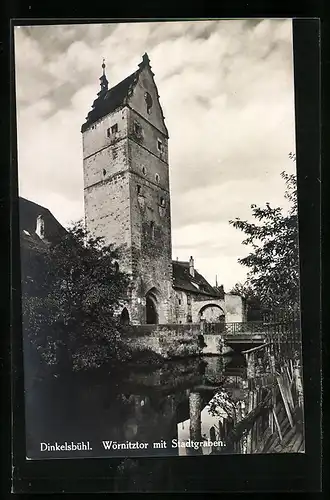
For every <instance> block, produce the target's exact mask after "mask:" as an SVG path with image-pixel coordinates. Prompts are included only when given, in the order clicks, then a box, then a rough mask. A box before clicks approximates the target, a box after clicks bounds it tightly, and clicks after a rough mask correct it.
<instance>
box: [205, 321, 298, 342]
mask: <svg viewBox="0 0 330 500" xmlns="http://www.w3.org/2000/svg"><path fill="white" fill-rule="evenodd" d="M201 330H202V332H203V333H204V334H206V335H207V334H213V335H244V334H245V335H257V334H260V333H263V334H264V335H265V336H266V337H267V338H268V339H269V340H270V341H273V340H274V339H275V338H276V339H277V340H280V339H283V338H297V339H299V338H300V324H299V321H292V322H271V323H270V322H269V323H268V322H265V321H246V322H233V323H204V324H202V325H201Z"/></svg>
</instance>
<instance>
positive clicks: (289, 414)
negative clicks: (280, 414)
mask: <svg viewBox="0 0 330 500" xmlns="http://www.w3.org/2000/svg"><path fill="white" fill-rule="evenodd" d="M276 379H277V383H278V386H279V389H280V393H281V396H282V400H283V403H284V408H285V411H286V414H287V416H288V419H289V422H290V425H291V427H294V424H293V419H292V415H291V411H290V408H289V404H288V400H287V395H286V392H285V389H284V386H283V379H282V377H281V376H278V377H276Z"/></svg>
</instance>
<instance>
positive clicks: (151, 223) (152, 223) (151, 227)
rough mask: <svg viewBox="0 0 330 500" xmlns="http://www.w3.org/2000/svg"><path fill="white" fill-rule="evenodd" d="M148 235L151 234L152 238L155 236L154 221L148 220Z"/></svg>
mask: <svg viewBox="0 0 330 500" xmlns="http://www.w3.org/2000/svg"><path fill="white" fill-rule="evenodd" d="M150 236H151V239H152V240H153V239H154V238H155V223H154V221H151V222H150Z"/></svg>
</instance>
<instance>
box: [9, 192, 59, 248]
mask: <svg viewBox="0 0 330 500" xmlns="http://www.w3.org/2000/svg"><path fill="white" fill-rule="evenodd" d="M39 215H41V216H42V217H43V219H44V223H45V224H44V226H45V227H44V229H45V238H44V240H41V239H40V238H39V236H38V235H37V234H36V223H37V218H38V216H39ZM19 228H20V236H21V239H22V242H23V244H24V245H25V246H27V247H29V248H31V249H38V248H39V249H40V248H44V247H45V245H47V243H48V242H55V241H56V239H58V238H60V237H62V236H63V235H64V234H65V233H66V230H65V229H64V227H63V226H62V225H61V224H60V223H59V222H58V220H57V219H55V217H54V216H53V214H52V213H51V212H50V211H49V210H48V209H47V208H45V207H42V206H41V205H38V204H37V203H34V202H33V201H30V200H27V199H26V198H21V197H20V198H19Z"/></svg>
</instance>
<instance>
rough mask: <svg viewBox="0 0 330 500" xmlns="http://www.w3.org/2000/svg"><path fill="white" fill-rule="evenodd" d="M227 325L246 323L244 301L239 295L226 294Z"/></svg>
mask: <svg viewBox="0 0 330 500" xmlns="http://www.w3.org/2000/svg"><path fill="white" fill-rule="evenodd" d="M225 312H226V323H236V322H237V323H241V322H245V321H246V310H245V306H244V300H243V299H242V297H240V296H239V295H231V294H227V293H226V294H225Z"/></svg>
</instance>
